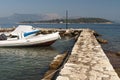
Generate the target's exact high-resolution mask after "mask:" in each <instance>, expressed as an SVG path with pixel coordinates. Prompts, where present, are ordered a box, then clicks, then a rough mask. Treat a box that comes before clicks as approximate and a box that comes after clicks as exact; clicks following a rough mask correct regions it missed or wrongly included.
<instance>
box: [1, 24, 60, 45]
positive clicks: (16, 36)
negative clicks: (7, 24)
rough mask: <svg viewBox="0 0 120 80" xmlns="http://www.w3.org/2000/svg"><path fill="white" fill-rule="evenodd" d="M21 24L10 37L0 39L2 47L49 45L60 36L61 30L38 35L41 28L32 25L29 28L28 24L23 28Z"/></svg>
mask: <svg viewBox="0 0 120 80" xmlns="http://www.w3.org/2000/svg"><path fill="white" fill-rule="evenodd" d="M21 26H22V25H21ZM21 26H19V27H18V28H16V29H15V30H14V31H13V32H11V33H10V37H7V38H6V37H5V38H4V39H2V40H0V47H18V46H49V45H51V44H52V43H54V42H55V41H56V40H57V39H59V38H60V35H59V32H55V33H51V34H44V35H43V34H39V35H38V34H37V33H38V32H39V30H36V29H33V28H31V26H29V29H28V26H24V29H21V28H23V27H21ZM20 27H21V28H20ZM25 27H27V28H25ZM30 28H31V29H30Z"/></svg>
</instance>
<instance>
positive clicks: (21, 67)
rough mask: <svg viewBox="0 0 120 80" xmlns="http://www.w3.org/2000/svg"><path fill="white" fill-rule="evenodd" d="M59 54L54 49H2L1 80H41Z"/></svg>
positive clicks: (0, 54)
mask: <svg viewBox="0 0 120 80" xmlns="http://www.w3.org/2000/svg"><path fill="white" fill-rule="evenodd" d="M57 54H58V52H57V51H56V50H54V49H53V48H52V47H35V48H0V80H28V79H29V80H33V79H36V80H40V78H41V76H42V75H43V72H45V70H47V68H48V65H49V63H50V61H51V60H52V59H53V57H54V56H56V55H57Z"/></svg>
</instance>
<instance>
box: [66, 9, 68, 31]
mask: <svg viewBox="0 0 120 80" xmlns="http://www.w3.org/2000/svg"><path fill="white" fill-rule="evenodd" d="M66 29H68V10H66Z"/></svg>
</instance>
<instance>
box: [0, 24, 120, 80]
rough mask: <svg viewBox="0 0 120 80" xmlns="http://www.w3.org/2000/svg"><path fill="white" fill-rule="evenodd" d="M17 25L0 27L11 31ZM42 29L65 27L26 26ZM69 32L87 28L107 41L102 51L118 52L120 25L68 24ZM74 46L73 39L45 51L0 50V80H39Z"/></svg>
mask: <svg viewBox="0 0 120 80" xmlns="http://www.w3.org/2000/svg"><path fill="white" fill-rule="evenodd" d="M17 25H18V24H0V27H14V26H17ZM29 25H32V26H34V27H42V28H65V24H29ZM68 27H69V28H90V29H93V30H95V31H97V32H98V33H99V34H101V35H102V38H104V39H106V40H108V42H109V43H108V44H105V45H102V46H103V48H104V49H106V50H111V51H120V24H69V25H68ZM73 44H74V40H73V39H65V38H64V39H61V40H58V41H56V42H55V43H54V44H53V45H52V46H49V47H34V48H32V47H30V48H0V80H40V79H41V77H42V75H43V73H44V72H45V71H46V70H47V69H48V65H49V63H50V62H51V61H52V60H53V58H54V57H55V56H56V55H57V54H60V53H62V52H64V51H65V50H67V49H70V48H71V47H72V46H73Z"/></svg>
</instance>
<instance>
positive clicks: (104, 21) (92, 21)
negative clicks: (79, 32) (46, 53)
mask: <svg viewBox="0 0 120 80" xmlns="http://www.w3.org/2000/svg"><path fill="white" fill-rule="evenodd" d="M19 23H22V24H30V23H32V24H41V23H42V24H66V23H67V24H77V23H78V24H112V23H113V22H112V21H110V20H107V19H103V18H77V19H52V20H41V21H22V22H19Z"/></svg>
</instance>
